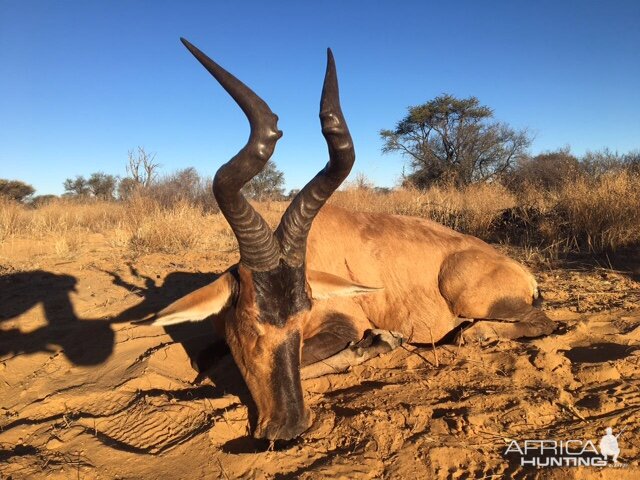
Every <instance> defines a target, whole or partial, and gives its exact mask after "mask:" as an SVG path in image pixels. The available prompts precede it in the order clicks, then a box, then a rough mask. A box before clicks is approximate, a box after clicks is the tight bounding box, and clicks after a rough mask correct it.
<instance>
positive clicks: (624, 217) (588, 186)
mask: <svg viewBox="0 0 640 480" xmlns="http://www.w3.org/2000/svg"><path fill="white" fill-rule="evenodd" d="M331 203H332V204H334V205H339V206H342V207H344V208H347V209H350V210H354V211H366V212H380V213H390V214H397V215H412V216H418V217H424V218H430V219H433V220H435V221H437V222H440V223H442V224H445V225H447V226H449V227H451V228H454V229H456V230H459V231H462V232H465V233H469V234H472V235H476V236H478V237H480V238H484V239H492V240H496V239H498V240H503V241H516V242H517V243H519V244H520V245H523V246H525V247H532V246H535V247H541V246H542V247H548V246H555V247H556V248H558V249H563V250H574V251H575V250H588V251H592V252H602V251H606V250H616V249H619V248H623V247H629V246H633V245H638V244H640V214H639V213H638V212H640V177H639V176H638V175H633V174H630V173H628V172H624V171H623V172H612V173H610V174H607V175H602V176H601V177H599V178H597V179H593V178H590V179H589V178H574V179H568V180H567V182H566V183H565V184H564V185H563V186H562V188H560V189H558V190H557V191H554V192H545V191H540V190H538V189H534V188H532V187H526V186H525V187H523V188H522V190H521V191H518V192H516V193H515V194H514V193H512V192H510V191H509V190H507V189H506V188H505V187H503V186H502V185H500V184H477V185H472V186H469V187H466V188H464V189H456V188H453V187H438V188H432V189H430V190H427V191H419V190H415V189H396V190H393V191H391V192H389V193H378V192H376V191H375V190H374V189H371V188H366V187H365V188H362V187H360V188H358V187H351V188H347V189H346V190H343V191H339V192H336V193H335V194H334V196H333V197H332V199H331ZM286 206H287V202H263V203H259V204H256V208H257V209H258V210H259V211H260V212H261V213H262V215H263V216H264V217H265V219H266V220H267V222H268V223H269V224H270V225H271V226H272V227H275V226H276V225H277V224H278V222H279V220H280V216H281V215H282V213H283V211H284V210H285V208H286ZM508 211H518V212H520V213H519V214H518V215H520V217H519V218H520V219H521V220H524V221H523V225H524V226H520V224H516V227H515V228H517V229H520V230H523V231H521V232H516V234H515V235H514V234H513V233H514V232H513V231H511V232H510V231H508V229H507V228H506V227H505V226H504V223H503V217H504V214H505V212H508ZM512 227H513V225H512ZM90 233H100V234H102V235H104V236H105V238H106V242H107V244H108V245H109V246H110V247H112V248H117V249H122V250H124V251H126V252H128V253H131V254H133V255H140V254H146V253H153V252H162V253H171V254H175V253H180V252H185V251H188V250H193V249H203V248H205V249H214V250H216V251H231V250H233V249H235V248H236V242H235V238H234V237H233V234H232V232H231V229H230V228H229V226H228V225H227V223H226V221H225V219H224V217H223V216H222V215H221V214H220V213H207V211H205V210H203V208H201V207H200V206H196V205H193V204H189V203H186V202H182V203H178V204H176V205H174V206H171V207H163V206H162V205H161V204H160V203H158V202H157V201H156V200H153V199H151V198H146V197H136V198H133V199H132V200H130V201H128V202H121V203H116V202H87V203H81V202H78V201H73V200H68V199H61V200H57V201H53V202H50V203H47V204H46V205H43V206H41V207H39V208H30V207H26V206H24V205H21V204H18V203H15V202H12V201H9V200H6V199H2V198H0V242H3V241H6V240H7V239H10V238H27V239H28V238H34V239H41V240H46V241H47V242H48V243H50V244H51V245H52V246H53V250H54V253H55V254H56V255H58V256H61V257H68V256H71V255H74V254H75V253H77V252H78V251H79V250H80V249H81V248H82V246H83V244H84V239H85V238H86V235H87V234H90Z"/></svg>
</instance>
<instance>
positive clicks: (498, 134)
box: [380, 95, 531, 188]
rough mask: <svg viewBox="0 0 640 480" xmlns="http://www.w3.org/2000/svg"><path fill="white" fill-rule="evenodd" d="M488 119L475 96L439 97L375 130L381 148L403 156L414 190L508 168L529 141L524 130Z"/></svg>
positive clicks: (466, 181) (486, 176)
mask: <svg viewBox="0 0 640 480" xmlns="http://www.w3.org/2000/svg"><path fill="white" fill-rule="evenodd" d="M492 119H493V111H492V110H491V109H490V108H489V107H487V106H484V105H481V104H480V101H479V100H478V99H477V98H476V97H469V98H463V99H460V98H456V97H454V96H452V95H440V96H438V97H436V98H435V99H433V100H431V101H429V102H427V103H425V104H422V105H418V106H414V107H409V112H408V114H407V115H406V116H405V117H404V118H403V119H402V120H400V121H399V122H398V123H397V125H396V128H395V129H394V130H381V131H380V136H381V138H382V140H383V141H384V146H383V147H382V152H383V153H390V152H400V153H401V154H402V155H403V156H405V157H408V158H409V160H410V166H411V169H412V172H411V173H410V174H409V175H408V176H407V180H408V181H409V182H410V183H412V184H414V185H416V186H418V187H420V188H426V187H428V186H430V185H432V184H434V183H442V182H453V183H455V184H456V185H459V186H462V185H468V184H470V183H473V182H478V181H486V180H490V179H493V178H495V177H497V176H499V175H501V174H503V173H505V172H506V171H508V170H509V169H510V168H511V166H512V165H513V164H514V163H515V162H516V161H517V159H518V158H520V157H521V156H523V155H524V154H525V152H526V150H527V148H528V147H529V145H530V144H531V138H530V137H529V135H528V133H527V131H526V130H520V131H517V130H514V129H512V128H511V127H509V126H508V125H506V124H504V123H500V122H495V121H492Z"/></svg>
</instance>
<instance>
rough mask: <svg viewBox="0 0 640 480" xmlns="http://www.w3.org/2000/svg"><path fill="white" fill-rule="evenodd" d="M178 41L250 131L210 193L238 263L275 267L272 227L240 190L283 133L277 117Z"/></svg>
mask: <svg viewBox="0 0 640 480" xmlns="http://www.w3.org/2000/svg"><path fill="white" fill-rule="evenodd" d="M180 41H181V42H182V43H183V44H184V46H185V47H187V49H189V51H190V52H191V53H192V54H193V56H194V57H196V59H197V60H198V61H199V62H200V63H201V64H202V66H204V68H206V69H207V70H208V71H209V73H210V74H211V75H213V77H214V78H215V79H216V80H217V81H218V82H219V83H220V85H222V87H223V88H224V89H225V90H226V91H227V93H229V95H231V97H232V98H233V99H234V100H235V101H236V103H237V104H238V106H239V107H240V108H241V109H242V111H243V112H244V113H245V115H246V116H247V119H248V120H249V125H250V126H251V134H250V135H249V140H248V142H247V144H246V145H245V146H244V147H243V148H242V150H240V151H239V152H238V153H237V154H236V156H235V157H233V158H232V159H231V160H229V161H228V162H227V163H225V164H224V165H222V166H221V167H220V169H218V171H217V173H216V175H215V178H214V180H213V194H214V195H215V197H216V200H217V202H218V205H219V207H220V211H221V212H222V214H223V215H224V216H225V218H226V219H227V221H228V222H229V225H230V226H231V229H232V230H233V233H234V234H235V236H236V238H237V239H238V245H239V246H240V262H242V263H243V264H244V265H245V266H246V267H248V268H250V269H252V270H255V271H267V270H271V269H273V268H275V267H277V266H278V263H279V261H280V249H279V248H278V244H277V241H276V239H275V238H274V236H273V233H272V232H271V229H270V228H269V226H268V225H267V223H266V222H265V221H264V219H263V218H262V217H261V216H260V214H259V213H258V212H256V211H255V210H254V209H253V207H252V206H251V205H250V204H249V202H247V200H246V199H245V198H244V196H243V195H242V193H240V189H241V188H242V187H243V186H244V185H245V184H246V183H247V182H248V181H249V180H251V179H252V178H253V177H254V176H255V175H257V174H258V173H259V172H260V171H261V170H262V169H263V168H264V166H265V164H266V163H267V161H268V160H269V158H270V157H271V155H272V154H273V151H274V149H275V146H276V142H277V141H278V139H279V138H280V137H281V136H282V132H281V131H280V130H278V124H277V122H278V117H277V116H276V115H275V114H274V113H273V112H272V111H271V110H270V109H269V107H268V106H267V104H266V103H265V102H264V101H263V100H262V99H261V98H260V97H258V96H257V95H256V94H255V93H254V92H253V91H252V90H251V89H250V88H249V87H247V86H246V85H245V84H244V83H242V82H241V81H240V80H238V79H237V78H236V77H234V76H233V75H231V74H230V73H229V72H227V71H226V70H225V69H224V68H222V67H221V66H220V65H218V64H217V63H215V62H214V61H213V60H211V59H210V58H209V57H207V56H206V55H205V54H204V53H202V52H201V51H200V50H199V49H198V48H196V47H195V46H193V45H192V44H191V43H189V42H188V41H187V40H185V39H184V38H181V39H180Z"/></svg>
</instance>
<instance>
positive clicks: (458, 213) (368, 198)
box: [331, 183, 516, 238]
mask: <svg viewBox="0 0 640 480" xmlns="http://www.w3.org/2000/svg"><path fill="white" fill-rule="evenodd" d="M331 202H332V203H333V204H334V205H338V206H341V207H343V208H346V209H349V210H354V211H362V212H376V213H390V214H394V215H410V216H415V217H423V218H429V219H431V220H434V221H436V222H439V223H442V224H443V225H446V226H448V227H450V228H453V229H455V230H458V231H462V232H465V233H469V234H471V235H476V236H479V237H482V238H487V236H488V235H489V232H490V228H491V224H492V223H493V222H494V220H495V218H496V217H497V216H498V215H499V214H500V212H502V211H503V210H505V209H508V208H512V207H514V206H515V205H516V198H515V197H514V195H513V194H511V193H510V192H509V191H508V190H507V189H506V188H504V187H503V186H502V185H499V184H486V183H483V184H475V185H470V186H468V187H466V188H464V189H457V188H454V187H433V188H431V189H429V190H426V191H423V190H418V189H413V188H402V189H397V190H392V191H390V192H388V193H378V192H376V191H375V190H374V189H370V188H350V189H346V190H344V191H340V192H336V193H335V194H334V196H333V197H332V200H331Z"/></svg>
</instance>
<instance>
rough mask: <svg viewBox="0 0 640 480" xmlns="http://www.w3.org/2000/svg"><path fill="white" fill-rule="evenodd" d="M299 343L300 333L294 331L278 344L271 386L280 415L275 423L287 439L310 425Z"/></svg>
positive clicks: (274, 356)
mask: <svg viewBox="0 0 640 480" xmlns="http://www.w3.org/2000/svg"><path fill="white" fill-rule="evenodd" d="M300 342H301V337H300V332H296V331H294V332H292V333H291V334H290V335H289V336H288V337H287V339H286V340H285V341H284V342H283V343H281V344H280V345H278V347H277V348H276V350H275V352H274V355H273V372H272V373H271V385H272V389H273V395H274V402H275V406H276V409H277V411H278V412H279V415H278V416H280V418H279V419H278V420H279V421H276V424H278V425H281V426H282V432H281V433H282V434H284V435H285V436H286V435H287V434H288V433H289V432H290V431H294V430H295V431H297V433H296V435H297V434H298V433H300V432H299V431H298V430H300V426H301V425H302V428H306V426H307V425H306V420H307V419H306V418H304V416H305V410H304V399H303V396H302V383H301V382H300ZM303 424H304V425H303Z"/></svg>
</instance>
